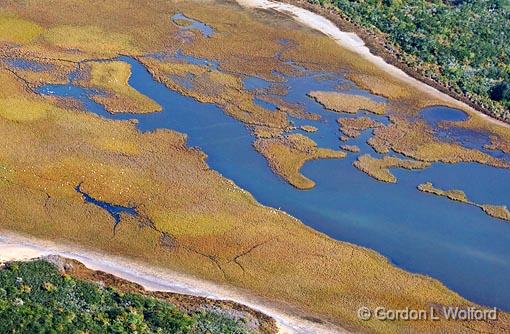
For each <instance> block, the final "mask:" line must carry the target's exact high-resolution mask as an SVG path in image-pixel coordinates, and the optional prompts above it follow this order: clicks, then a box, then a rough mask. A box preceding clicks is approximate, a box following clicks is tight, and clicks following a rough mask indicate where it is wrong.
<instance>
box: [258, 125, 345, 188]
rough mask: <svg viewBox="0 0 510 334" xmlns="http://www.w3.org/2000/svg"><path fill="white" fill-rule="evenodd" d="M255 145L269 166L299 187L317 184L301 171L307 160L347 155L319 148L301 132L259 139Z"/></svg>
mask: <svg viewBox="0 0 510 334" xmlns="http://www.w3.org/2000/svg"><path fill="white" fill-rule="evenodd" d="M254 147H255V149H256V150H257V151H259V152H260V153H261V154H262V155H263V156H264V157H265V158H266V159H267V161H268V163H269V166H271V168H272V169H273V170H274V171H275V172H276V173H277V174H278V175H280V176H281V177H283V178H284V179H285V180H286V181H288V182H289V183H290V184H292V185H293V186H294V187H296V188H298V189H311V188H313V187H314V186H315V182H313V181H312V180H310V179H309V178H307V177H306V176H304V175H303V174H301V172H300V169H301V167H303V165H304V164H305V162H306V161H309V160H315V159H338V158H344V157H345V156H346V154H345V153H344V152H342V151H335V150H330V149H326V148H318V147H317V144H316V143H315V142H314V141H313V140H311V139H310V138H308V137H306V136H304V135H301V134H290V135H287V136H280V137H277V138H274V139H258V140H257V141H255V144H254Z"/></svg>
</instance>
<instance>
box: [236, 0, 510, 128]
mask: <svg viewBox="0 0 510 334" xmlns="http://www.w3.org/2000/svg"><path fill="white" fill-rule="evenodd" d="M236 2H237V3H238V4H239V5H241V6H242V7H245V8H253V9H266V10H268V9H269V10H275V11H277V12H280V13H283V14H288V15H289V16H291V17H292V18H294V19H295V20H296V21H297V22H299V23H301V24H303V25H305V26H307V27H309V28H312V29H315V30H317V31H319V32H321V33H323V34H325V35H326V36H328V37H330V38H331V39H333V40H334V41H335V42H336V43H337V44H338V45H340V46H341V47H343V48H345V49H347V50H349V51H351V52H354V53H356V54H358V55H360V56H362V57H363V58H364V59H365V60H367V61H369V62H371V63H372V64H374V65H375V66H377V67H379V68H380V69H382V70H384V71H385V72H386V73H388V74H390V75H392V76H393V77H395V78H397V79H399V80H401V81H402V82H404V83H405V84H408V85H409V86H412V87H413V88H416V89H418V90H420V91H422V92H424V93H426V94H429V95H431V96H434V97H436V98H439V99H442V100H444V101H446V102H449V103H452V104H455V105H457V106H458V107H459V108H462V109H464V110H467V111H469V112H471V113H474V114H476V115H478V116H480V117H481V118H483V119H485V120H487V121H488V122H491V123H494V124H497V125H500V126H503V127H505V128H510V124H508V123H505V122H503V121H501V120H499V119H497V118H494V117H492V116H489V115H487V114H486V113H483V112H481V111H479V110H477V109H475V108H473V107H472V106H470V105H469V104H468V103H466V102H465V101H460V100H458V99H456V98H454V97H452V96H450V95H449V94H446V93H444V92H442V91H441V90H439V89H438V88H436V87H432V86H431V85H429V84H427V83H425V82H423V81H420V80H418V79H417V78H414V77H413V76H411V75H409V74H408V73H406V72H405V71H404V70H402V69H401V68H399V67H397V66H395V65H392V64H390V63H388V62H386V60H385V59H384V58H382V57H380V56H377V55H375V54H373V53H372V51H371V50H370V49H369V47H368V46H367V45H366V43H365V41H363V39H361V38H360V37H359V36H358V35H357V34H356V33H354V32H345V31H342V30H340V28H339V27H338V26H337V25H336V24H335V23H334V22H332V21H330V20H329V19H328V18H326V17H324V16H322V15H319V14H317V13H315V12H313V11H310V10H308V9H305V8H302V7H299V6H296V5H293V4H290V3H288V2H286V1H285V0H284V2H281V1H273V0H236Z"/></svg>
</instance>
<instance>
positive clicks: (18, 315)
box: [0, 261, 248, 334]
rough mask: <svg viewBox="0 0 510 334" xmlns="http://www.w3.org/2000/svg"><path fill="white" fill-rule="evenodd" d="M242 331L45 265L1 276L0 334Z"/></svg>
mask: <svg viewBox="0 0 510 334" xmlns="http://www.w3.org/2000/svg"><path fill="white" fill-rule="evenodd" d="M241 325H242V324H241V323H239V322H238V321H237V320H233V319H230V318H228V317H225V316H223V315H220V314H217V313H213V312H197V313H195V314H186V313H184V312H183V311H181V310H179V309H178V308H176V307H175V306H173V305H171V304H169V303H167V302H165V301H162V300H158V299H155V298H151V297H148V296H144V295H141V294H134V293H126V294H123V293H120V292H118V291H116V290H114V289H111V288H107V287H106V288H103V287H100V286H99V285H97V284H92V283H88V282H83V281H79V280H76V279H74V278H72V277H69V276H62V275H61V274H60V273H59V272H58V271H57V269H56V268H55V266H54V265H52V264H50V263H48V262H46V261H33V262H15V263H11V264H9V265H8V266H7V267H6V268H4V269H2V270H0V333H41V334H42V333H147V334H149V333H176V334H178V333H206V332H207V333H235V334H237V333H239V334H241V333H248V332H247V331H246V330H245V329H244V326H241ZM207 330H208V331H207Z"/></svg>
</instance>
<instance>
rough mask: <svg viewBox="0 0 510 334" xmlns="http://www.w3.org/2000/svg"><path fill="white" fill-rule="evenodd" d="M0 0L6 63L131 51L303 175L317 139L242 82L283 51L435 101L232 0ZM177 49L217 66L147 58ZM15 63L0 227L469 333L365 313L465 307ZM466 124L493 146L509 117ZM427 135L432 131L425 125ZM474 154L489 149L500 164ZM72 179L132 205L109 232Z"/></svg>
mask: <svg viewBox="0 0 510 334" xmlns="http://www.w3.org/2000/svg"><path fill="white" fill-rule="evenodd" d="M55 8H59V11H55ZM2 9H3V10H5V12H7V13H12V14H9V17H11V18H13V20H15V22H22V24H20V25H18V24H17V23H16V24H11V23H9V24H10V26H12V27H16V29H14V32H12V31H9V29H7V30H6V29H3V30H1V31H0V34H1V35H0V46H1V47H0V50H1V52H2V53H1V57H2V60H4V59H11V58H13V57H17V56H19V55H23V57H25V58H27V59H33V60H39V61H41V59H44V61H48V62H51V63H55V64H57V63H59V62H63V63H66V64H68V65H66V66H62V67H56V68H55V69H54V70H53V72H52V71H49V73H58V75H54V76H53V77H54V78H56V79H60V78H61V77H67V76H63V75H61V74H62V73H64V72H65V71H68V70H69V68H75V69H77V68H78V67H80V66H81V65H82V64H83V63H82V62H83V61H85V60H96V59H97V58H100V59H111V58H115V57H117V56H118V55H120V54H126V55H130V56H132V57H137V58H138V59H139V60H140V61H141V62H143V64H144V65H145V66H146V68H147V69H148V70H149V71H150V73H151V74H152V75H153V77H154V78H155V79H157V80H159V81H161V82H163V83H165V85H167V86H168V87H169V88H171V89H174V90H176V91H178V92H180V93H182V94H183V95H187V96H191V97H193V98H195V99H197V100H199V101H202V102H208V103H215V104H217V105H218V106H220V107H223V108H224V110H225V112H226V113H227V114H228V115H231V116H232V117H233V118H234V119H236V120H239V121H241V122H243V123H245V124H247V125H249V126H250V128H253V129H254V132H255V135H256V136H257V137H259V138H258V140H260V139H261V138H262V139H267V138H269V137H271V138H272V137H278V138H272V139H271V140H270V141H267V142H266V141H263V142H262V144H261V145H267V146H268V147H269V151H270V152H274V150H272V149H273V148H274V147H276V148H277V150H278V152H277V153H278V154H279V155H280V154H281V155H280V156H277V157H276V158H275V161H278V163H280V165H281V166H284V167H285V168H284V169H283V168H282V171H283V172H288V171H290V172H289V175H292V176H293V177H295V176H296V175H298V177H299V167H300V166H301V165H302V164H303V163H304V161H306V160H307V159H309V157H310V153H311V155H312V156H314V155H315V154H316V153H317V152H316V150H319V149H320V148H317V147H316V146H315V145H314V144H313V143H310V142H309V141H307V140H306V139H304V138H301V139H303V140H301V139H299V138H297V139H299V140H297V141H296V140H295V139H296V137H290V139H289V138H288V134H284V133H283V132H284V131H285V130H286V129H287V128H288V127H289V122H288V119H287V115H286V113H285V112H282V111H276V112H272V111H269V110H266V109H264V108H262V107H260V106H257V105H256V104H255V103H254V102H253V93H250V92H248V91H246V90H245V89H244V87H243V85H242V78H243V77H244V76H247V75H254V76H257V77H261V78H265V79H268V80H274V81H278V80H279V77H278V76H277V75H275V74H274V73H277V72H278V73H284V74H289V73H292V72H293V71H295V70H294V69H293V68H292V67H291V66H290V65H288V63H287V62H286V61H287V60H288V59H292V60H295V61H296V62H297V63H298V64H301V65H306V66H307V67H310V68H312V69H313V68H320V69H324V70H331V71H335V73H337V72H338V71H339V70H341V69H348V70H349V71H350V72H351V73H350V74H351V75H354V74H356V75H359V76H358V78H364V77H366V76H367V75H369V74H370V75H372V76H371V78H372V80H366V81H364V84H365V86H364V87H363V88H366V89H367V90H374V91H376V90H377V91H379V92H380V93H381V94H380V95H382V96H392V94H393V95H395V96H399V98H401V97H402V96H403V97H404V98H402V99H401V100H398V101H396V102H397V103H395V104H393V105H392V109H394V113H395V114H398V113H400V114H406V115H407V114H412V113H413V112H417V109H418V108H417V107H416V106H423V105H426V104H428V103H432V102H437V100H434V99H430V96H428V95H426V94H416V93H415V92H411V93H409V92H408V91H412V90H411V89H406V88H407V86H406V85H405V84H404V83H402V82H398V80H394V81H393V82H392V84H391V86H390V85H389V84H388V81H387V80H386V79H387V76H386V75H385V74H384V73H383V72H378V71H377V69H376V68H374V67H373V66H369V64H367V63H366V62H365V61H364V60H363V59H361V58H360V57H357V56H356V55H353V54H351V53H349V52H348V51H346V50H344V49H343V48H341V47H339V46H338V45H337V44H336V43H335V42H334V41H332V40H331V39H330V38H328V37H327V36H322V35H320V34H316V33H313V32H310V31H309V30H308V29H305V28H303V27H302V26H300V25H298V24H296V23H294V22H293V21H292V20H279V19H275V15H274V14H271V13H269V12H261V13H259V12H257V13H251V12H249V11H245V10H242V9H241V8H240V7H239V6H237V5H232V4H229V3H226V2H218V3H216V2H210V3H209V2H204V3H200V5H197V3H195V2H193V1H186V2H172V1H151V2H150V4H149V5H148V4H147V2H144V1H132V2H128V1H121V0H113V1H107V2H96V3H94V4H93V5H92V4H91V3H88V2H83V1H63V0H57V1H55V2H54V5H52V6H48V4H47V3H45V2H43V1H31V2H23V3H20V2H18V1H5V2H3V3H2ZM176 12H183V13H185V14H186V16H188V17H193V18H194V19H197V20H200V21H202V22H206V23H207V24H208V25H210V26H211V27H213V28H214V29H215V30H216V31H218V32H220V33H217V34H214V35H213V36H212V37H211V38H205V37H203V36H202V34H199V33H196V32H194V31H180V30H179V28H178V26H176V25H175V24H173V23H172V22H171V20H170V19H169V18H170V16H171V14H173V13H176ZM133 18H136V20H135V19H133ZM277 18H279V17H277ZM13 36H14V37H13ZM20 36H24V37H25V38H21V37H20ZM281 39H287V40H291V41H292V42H293V43H294V45H295V47H293V48H284V47H283V46H282V45H281V43H280V41H281ZM247 41H250V42H249V43H247ZM177 49H180V50H181V51H182V52H183V53H184V54H186V55H193V56H196V57H201V58H207V59H211V60H215V61H218V62H219V63H221V67H220V68H219V69H214V68H211V67H210V66H199V65H193V66H191V65H190V64H185V63H184V62H183V61H178V60H174V59H163V60H160V59H156V58H155V57H152V56H150V55H153V54H154V53H157V52H159V53H162V54H164V55H174V54H175V52H176V51H177ZM277 54H280V55H281V58H279V57H277V56H276V55H277ZM60 69H61V72H62V73H60ZM367 71H368V72H369V73H368V74H367ZM18 73H19V72H17V71H15V70H13V69H12V68H11V67H10V66H8V65H6V64H5V63H4V62H2V64H1V67H0V77H1V82H2V84H3V86H2V90H1V91H0V103H1V107H0V134H1V136H2V138H3V141H2V142H1V143H0V148H1V149H0V207H1V208H2V210H0V228H1V229H6V230H13V231H17V232H20V233H24V234H27V235H31V236H36V237H39V238H47V239H52V240H55V241H58V242H68V243H72V244H76V245H79V246H82V247H86V248H91V249H94V250H97V251H98V252H105V253H109V254H116V255H122V256H125V257H129V258H131V259H135V260H138V261H141V262H144V263H147V264H150V265H154V266H159V267H163V268H166V269H171V270H175V271H178V272H182V273H186V274H191V275H194V276H197V277H200V278H203V279H207V280H209V281H213V282H216V283H220V284H225V285H228V286H229V287H237V288H242V289H243V290H244V291H249V292H251V293H253V294H256V295H258V296H262V297H264V298H268V299H270V300H272V301H282V302H283V303H284V304H285V305H292V307H293V311H295V312H296V313H297V314H299V315H303V316H307V317H313V318H317V321H318V322H320V321H326V322H331V323H333V324H335V325H339V326H342V327H345V328H348V329H353V330H354V331H370V332H376V333H388V332H397V333H408V332H423V333H426V332H430V331H436V332H445V333H462V332H467V331H470V330H471V329H466V327H465V326H464V325H463V324H462V323H459V322H451V321H446V320H443V319H442V320H440V321H434V322H400V321H396V322H382V321H377V320H375V319H372V320H370V321H366V322H360V321H359V319H358V318H357V316H356V310H357V309H358V308H359V307H360V306H362V305H365V306H370V307H377V306H380V305H385V306H386V307H388V308H391V309H399V308H402V307H403V306H410V307H413V308H416V309H428V308H429V306H430V304H431V303H434V304H437V305H462V306H469V305H472V304H471V303H470V302H469V301H467V300H465V299H463V298H462V297H460V296H459V295H458V294H456V293H454V292H452V291H451V290H449V289H447V288H446V287H445V286H443V285H442V284H440V283H439V282H438V281H436V280H433V279H431V278H428V277H424V276H420V275H415V274H411V273H408V272H405V271H403V270H401V269H399V268H397V267H395V266H393V265H392V264H391V263H390V262H389V261H388V260H387V259H385V258H384V257H382V256H380V255H378V254H377V253H375V252H373V251H371V250H368V249H366V248H363V247H358V246H355V245H353V244H350V243H344V242H339V241H336V240H333V239H331V238H329V237H326V236H325V235H324V234H322V233H318V232H315V231H313V230H312V229H310V228H308V227H306V226H305V225H303V224H302V223H301V222H300V221H298V220H297V219H295V218H293V217H291V216H289V215H287V214H285V213H284V212H282V211H279V210H276V209H272V208H269V207H266V206H263V205H261V204H259V203H258V202H257V201H256V200H255V199H254V198H253V197H252V196H251V195H250V194H249V193H247V192H245V191H244V190H242V189H241V188H239V187H238V186H236V185H235V184H234V183H233V182H232V181H230V180H227V179H226V178H224V177H223V176H222V175H220V174H219V173H218V172H216V171H214V170H211V169H210V168H209V166H208V165H207V164H206V160H205V159H206V157H205V154H204V153H203V152H201V151H200V150H198V149H197V148H190V147H188V146H187V145H186V136H185V135H184V134H181V133H178V132H175V131H170V130H156V131H151V132H140V131H139V130H138V129H137V127H136V125H135V124H134V123H133V122H129V121H112V120H107V119H104V118H101V117H98V116H96V115H94V114H92V113H87V112H83V111H84V108H83V106H80V105H78V104H77V103H74V101H69V100H68V99H60V98H54V97H48V96H43V95H40V94H36V93H34V91H33V90H32V89H31V88H32V84H33V82H32V81H35V80H36V78H37V75H32V76H31V77H30V78H29V77H28V76H19V75H18ZM45 73H46V72H45ZM188 74H190V75H191V76H194V77H193V86H192V88H186V87H183V86H182V85H179V83H178V80H174V79H175V78H174V77H173V76H187V75H188ZM41 75H42V74H41ZM25 78H29V79H30V81H29V82H27V81H26V80H25ZM373 78H378V81H375V80H373ZM280 79H281V78H280ZM360 80H361V79H360ZM359 82H361V81H356V83H357V84H358V83H359ZM374 82H375V83H374ZM279 87H280V86H279ZM390 89H393V91H390ZM397 91H398V94H397V93H396V92H397ZM399 94H400V95H399ZM344 100H345V97H344ZM439 102H440V101H439ZM389 103H393V101H390V102H389ZM340 109H342V108H340ZM403 118H404V117H403V116H402V119H403ZM413 125H414V124H413ZM473 126H478V127H481V128H483V129H485V130H486V131H490V132H491V133H495V134H498V138H499V139H498V140H499V141H501V142H502V143H503V144H501V145H506V143H508V141H509V140H510V139H508V137H507V136H506V137H505V131H504V130H506V129H504V130H501V129H500V128H499V127H496V126H494V127H493V126H489V125H487V123H483V122H481V123H478V124H474V125H473ZM384 128H385V127H384ZM381 129H383V127H381V128H378V129H376V131H377V130H381ZM402 129H403V130H405V131H402ZM407 131H408V132H409V133H407V134H405V136H408V137H412V140H411V139H409V140H407V137H406V144H407V145H408V146H405V148H404V146H400V144H399V140H400V139H399V137H398V136H393V135H392V134H395V133H398V134H401V132H407ZM389 132H391V133H386V132H384V131H382V130H381V132H380V133H379V134H378V137H377V138H378V140H379V141H380V143H381V147H383V148H384V149H387V150H388V151H390V150H392V149H394V150H399V149H400V150H402V151H410V152H411V153H410V154H413V152H414V150H415V149H416V146H417V144H416V142H415V141H413V140H416V141H418V140H419V138H420V137H422V136H427V134H428V128H427V127H426V126H425V125H423V124H422V125H421V126H411V125H409V124H407V123H405V122H404V121H402V122H399V121H398V118H395V120H393V119H392V125H391V130H389ZM405 136H404V137H405ZM279 137H285V138H284V139H281V138H279ZM303 137H305V136H303ZM282 141H283V143H282ZM429 141H432V139H431V138H430V137H427V143H428V142H429ZM296 142H298V143H296ZM256 143H257V142H256ZM259 143H260V142H259ZM418 144H423V143H422V142H420V141H418ZM458 147H459V146H458V145H454V144H448V145H447V146H443V143H441V142H439V141H438V142H437V143H436V146H435V147H434V149H435V150H438V151H439V152H440V154H438V153H435V151H434V150H431V151H430V152H428V151H427V152H424V153H423V154H422V155H421V156H420V157H421V158H423V159H430V156H432V157H433V158H437V157H438V155H439V156H440V157H446V156H448V154H451V153H450V152H451V149H453V150H455V149H457V148H458ZM472 151H473V152H478V151H476V150H472ZM333 152H336V151H333ZM470 152H471V151H470ZM473 152H471V153H473ZM340 153H342V152H338V153H334V154H335V155H339V154H340ZM342 154H343V153H342ZM476 154H478V153H476ZM477 157H480V156H477ZM483 157H484V159H485V160H484V162H492V161H493V160H488V158H487V157H486V156H485V155H484V156H483ZM462 159H466V160H468V161H473V160H474V159H472V157H471V156H470V155H467V154H466V155H463V156H462V157H460V158H458V159H456V160H455V161H462ZM478 160H482V159H481V158H480V159H478ZM232 163H235V162H232ZM269 163H271V162H269ZM283 172H282V173H283ZM304 182H308V181H304ZM78 184H81V189H82V190H83V191H84V192H86V193H87V194H90V196H91V197H93V198H96V199H99V200H102V201H105V202H108V203H113V204H116V205H122V206H125V207H130V208H134V209H135V210H136V212H137V216H129V215H122V217H121V223H120V224H119V226H118V228H117V230H116V234H115V235H112V233H111V226H112V224H113V218H112V217H111V215H109V214H108V212H106V211H105V210H103V209H101V208H100V207H98V206H96V205H93V204H91V203H88V202H86V201H84V199H83V197H82V196H81V195H80V194H78V193H77V192H76V186H77V185H78ZM305 184H306V185H307V186H308V185H309V184H310V183H305ZM404 302H405V305H404V304H403V303H404ZM509 323H510V318H509V317H508V314H507V313H504V312H501V313H500V320H499V321H498V322H497V324H492V323H491V324H489V323H486V322H476V323H472V324H470V326H472V327H473V328H474V329H475V330H478V331H485V332H490V331H494V330H500V331H507V330H508V328H509V326H510V325H509Z"/></svg>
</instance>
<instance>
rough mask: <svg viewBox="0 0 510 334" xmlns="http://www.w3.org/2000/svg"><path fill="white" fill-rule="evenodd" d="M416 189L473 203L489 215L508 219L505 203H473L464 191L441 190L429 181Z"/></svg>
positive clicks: (508, 213) (508, 212)
mask: <svg viewBox="0 0 510 334" xmlns="http://www.w3.org/2000/svg"><path fill="white" fill-rule="evenodd" d="M418 190H419V191H422V192H426V193H429V194H434V195H437V196H442V197H446V198H449V199H451V200H453V201H457V202H461V203H465V204H469V205H473V206H476V207H479V208H480V209H482V210H483V212H485V213H486V214H488V215H489V216H491V217H494V218H498V219H501V220H506V221H510V211H509V210H508V208H507V207H506V206H505V205H492V204H478V203H475V202H473V201H471V200H469V198H468V197H467V196H466V193H464V191H462V190H457V189H453V190H443V189H439V188H436V187H434V185H433V184H432V183H431V182H426V183H422V184H420V185H418Z"/></svg>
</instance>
